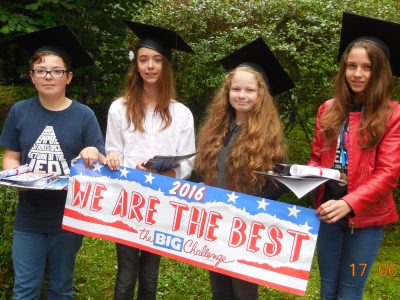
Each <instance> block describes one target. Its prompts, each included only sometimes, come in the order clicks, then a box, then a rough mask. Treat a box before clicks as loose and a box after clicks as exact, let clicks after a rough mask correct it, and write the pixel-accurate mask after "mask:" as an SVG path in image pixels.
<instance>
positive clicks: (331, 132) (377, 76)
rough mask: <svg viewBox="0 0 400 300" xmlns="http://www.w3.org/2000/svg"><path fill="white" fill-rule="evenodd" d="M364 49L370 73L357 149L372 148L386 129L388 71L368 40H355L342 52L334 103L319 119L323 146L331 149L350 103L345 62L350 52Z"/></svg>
mask: <svg viewBox="0 0 400 300" xmlns="http://www.w3.org/2000/svg"><path fill="white" fill-rule="evenodd" d="M355 48H364V49H365V50H366V51H367V55H368V58H369V59H370V61H371V63H372V68H371V74H370V77H369V80H368V84H367V87H366V90H365V92H364V93H363V94H364V103H363V104H364V108H363V112H362V120H361V125H360V128H359V133H360V140H359V141H358V143H359V146H360V147H362V148H366V149H369V148H373V147H374V146H375V145H376V144H377V143H378V142H379V140H380V139H381V138H382V136H383V135H384V133H385V130H386V124H387V121H388V119H389V117H390V115H391V113H392V108H391V106H390V104H389V97H390V93H391V90H392V87H393V81H392V80H393V78H392V70H391V68H390V63H389V59H388V57H387V55H386V54H385V53H384V51H383V50H382V49H381V48H380V47H379V46H378V45H376V44H375V43H374V42H370V41H364V40H361V41H356V42H353V43H351V44H350V45H349V46H348V47H347V48H346V50H345V51H344V53H343V55H342V57H341V59H340V62H339V71H338V74H337V76H336V86H335V100H334V101H333V102H332V104H331V105H330V106H329V107H328V108H327V109H326V112H325V113H324V114H323V116H322V118H321V129H322V131H323V135H324V139H325V142H324V143H325V146H326V147H328V148H329V147H332V146H333V145H335V144H336V142H337V138H338V135H339V131H340V127H341V126H342V124H343V122H344V120H345V119H346V117H347V115H348V113H349V108H350V105H351V104H352V102H353V101H354V100H353V98H354V96H355V95H354V93H353V92H352V90H351V88H350V86H349V85H348V83H347V82H346V76H345V74H346V62H347V58H348V55H349V53H350V51H351V50H352V49H355Z"/></svg>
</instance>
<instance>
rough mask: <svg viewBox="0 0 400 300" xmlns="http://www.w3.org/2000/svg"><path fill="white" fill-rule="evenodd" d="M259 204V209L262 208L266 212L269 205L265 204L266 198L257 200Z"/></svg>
mask: <svg viewBox="0 0 400 300" xmlns="http://www.w3.org/2000/svg"><path fill="white" fill-rule="evenodd" d="M257 203H258V207H257V209H260V208H262V209H263V210H264V211H265V210H267V205H269V203H268V202H265V199H264V198H262V199H261V200H260V201H258V200H257Z"/></svg>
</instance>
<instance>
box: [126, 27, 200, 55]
mask: <svg viewBox="0 0 400 300" xmlns="http://www.w3.org/2000/svg"><path fill="white" fill-rule="evenodd" d="M125 24H126V25H127V26H128V27H129V29H131V30H132V31H133V32H134V33H135V34H136V35H137V36H138V38H139V39H140V42H139V44H138V45H136V47H137V48H141V47H145V48H150V49H153V50H156V51H157V52H160V53H161V54H162V55H164V56H165V57H166V58H167V59H169V60H171V51H172V50H179V51H184V52H189V53H194V51H193V49H192V48H190V46H189V45H188V44H186V42H185V41H184V40H183V38H182V37H181V36H180V35H179V34H178V33H177V32H175V31H173V30H169V29H165V28H161V27H157V26H153V25H147V24H142V23H137V22H131V21H125Z"/></svg>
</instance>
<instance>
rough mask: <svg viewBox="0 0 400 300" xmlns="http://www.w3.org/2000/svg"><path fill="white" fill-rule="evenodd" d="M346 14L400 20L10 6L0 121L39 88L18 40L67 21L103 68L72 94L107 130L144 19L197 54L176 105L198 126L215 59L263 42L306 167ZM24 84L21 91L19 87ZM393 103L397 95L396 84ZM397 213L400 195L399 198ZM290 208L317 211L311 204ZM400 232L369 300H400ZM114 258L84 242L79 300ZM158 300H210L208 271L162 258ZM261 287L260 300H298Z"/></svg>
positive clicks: (79, 81) (176, 4) (289, 6)
mask: <svg viewBox="0 0 400 300" xmlns="http://www.w3.org/2000/svg"><path fill="white" fill-rule="evenodd" d="M343 11H348V12H353V13H357V14H362V15H367V16H371V17H376V18H381V19H385V20H388V21H393V22H398V23H400V15H399V14H398V12H399V11H400V2H399V1H398V0H364V1H356V0H346V1H336V0H291V1H290V0H281V1H273V0H249V1H238V0H174V1H173V0H151V1H146V0H135V1H132V0H124V1H123V0H110V1H97V0H38V1H28V0H24V1H11V0H3V1H2V3H1V7H0V44H1V45H2V47H0V83H1V84H2V86H0V123H2V121H3V120H4V118H5V116H6V112H7V111H8V109H9V108H10V106H11V105H12V103H14V102H15V101H18V100H22V99H25V98H28V97H30V96H32V95H33V93H34V90H33V89H32V88H30V87H28V84H27V82H23V81H21V80H20V79H19V73H25V72H26V71H27V64H26V59H25V60H23V59H22V58H21V55H20V53H19V51H17V50H16V48H15V46H14V45H12V44H11V43H10V44H7V45H8V46H7V47H3V45H4V44H5V43H8V42H9V41H10V39H11V38H12V36H13V35H15V34H18V33H24V32H31V31H34V30H37V29H40V28H44V27H48V26H53V25H56V24H68V25H69V26H70V27H71V29H72V30H73V31H74V32H75V33H76V34H77V36H78V38H79V39H80V40H81V41H82V43H83V45H84V47H85V48H86V49H87V50H88V51H89V52H90V53H91V55H92V56H93V58H94V59H95V61H96V66H95V67H94V68H93V67H92V68H86V69H85V70H77V72H76V73H75V77H74V80H73V85H72V86H71V87H70V90H69V93H70V96H71V97H74V98H76V99H77V100H79V101H81V102H84V103H87V104H89V105H90V106H91V107H92V108H93V109H94V110H95V112H96V114H97V117H98V118H99V121H100V124H101V125H102V127H103V128H105V124H106V116H107V110H108V107H109V104H110V102H111V101H112V99H113V98H115V97H116V96H118V95H119V94H120V92H121V88H122V85H123V82H124V77H125V72H126V70H127V67H128V65H129V60H128V58H127V53H128V50H129V48H130V47H132V45H133V44H134V43H135V41H136V39H135V38H134V37H133V35H132V34H131V33H130V31H129V30H127V29H126V27H125V25H124V23H123V20H133V21H141V22H146V23H151V24H154V25H159V26H162V27H166V28H173V29H175V30H177V31H178V32H179V33H180V34H181V35H182V36H183V37H184V38H185V40H186V41H187V42H188V43H189V44H190V45H191V46H192V47H193V49H194V50H195V52H196V55H189V54H181V53H178V54H176V70H175V75H176V82H177V87H178V92H179V100H180V101H182V102H184V103H186V104H187V105H188V106H189V107H190V108H191V110H192V112H193V114H194V117H195V119H196V123H197V124H199V122H200V120H201V119H202V117H203V115H204V111H205V108H206V106H207V105H208V103H209V101H210V99H211V97H212V96H213V94H214V93H215V91H216V90H217V89H218V88H219V86H220V84H221V81H222V79H223V77H224V71H223V69H222V68H221V67H220V66H219V64H218V60H219V59H221V58H223V57H224V56H225V55H227V54H228V53H230V52H231V51H233V50H234V49H237V48H239V47H241V46H242V45H244V44H246V43H247V42H250V41H251V40H254V39H255V38H256V37H258V36H262V37H263V38H264V39H265V41H266V42H267V44H268V45H269V46H270V47H271V49H272V50H273V52H274V53H275V54H276V56H277V57H278V59H279V61H280V62H281V63H282V64H283V65H284V67H285V69H286V70H287V71H288V73H289V74H290V76H291V77H292V79H293V81H294V82H295V84H296V88H295V89H293V90H292V91H291V92H290V93H287V94H284V95H281V96H279V97H276V103H277V105H278V107H279V110H280V113H281V117H282V120H283V121H284V122H285V127H286V129H287V130H286V132H287V143H288V160H289V162H299V163H304V162H306V161H307V160H308V157H309V149H310V138H311V135H312V129H313V126H314V124H313V122H314V116H315V111H316V108H317V107H318V105H319V104H320V103H322V101H324V100H325V99H327V98H329V97H332V95H333V94H332V92H333V86H332V82H333V77H334V76H335V73H336V68H337V65H336V57H337V49H338V44H339V33H340V20H341V14H342V12H343ZM15 83H17V85H14V84H15ZM395 84H396V88H395V90H394V93H393V97H394V98H397V99H398V98H399V96H400V81H399V80H398V79H396V81H395ZM16 197H17V195H16V193H15V191H14V190H11V189H6V188H0V209H1V212H2V214H1V215H0V230H1V231H0V232H1V233H2V235H1V236H0V299H8V298H10V291H11V288H12V276H13V274H12V269H11V240H12V238H11V236H12V220H13V215H14V210H15V204H16ZM395 199H396V200H395V201H396V203H397V205H398V207H400V192H399V191H397V192H396V193H395ZM285 201H288V202H292V203H296V204H299V205H303V206H310V204H311V198H310V197H308V198H305V199H302V200H297V199H295V198H294V197H293V196H288V197H287V199H285ZM399 232H400V225H399V223H397V224H396V225H392V226H389V227H388V229H387V232H386V237H385V240H384V243H383V246H382V248H381V251H380V254H379V256H378V259H377V261H376V263H375V265H374V268H373V271H372V272H371V275H370V278H369V280H368V283H367V287H366V295H365V299H367V300H369V299H387V300H390V299H400V294H399V293H400V292H399V286H400V284H399V283H400V282H399V280H400V265H399V270H398V275H397V277H396V278H389V277H382V276H380V275H379V274H378V271H377V268H378V266H379V264H380V263H387V264H388V263H397V264H399V262H400V257H399V255H398V245H399V244H398V241H399V239H400V236H399ZM115 273H116V260H115V249H114V244H113V243H110V242H106V241H101V240H96V239H88V238H85V240H84V243H83V246H82V249H81V250H80V253H79V255H78V259H77V267H76V277H75V283H76V299H110V298H111V297H112V294H113V286H114V276H115ZM318 276H319V274H318V270H317V267H316V262H315V261H314V263H313V267H312V272H311V279H310V282H309V288H308V291H307V296H306V297H304V298H305V299H318V297H319V292H318V288H319V277H318ZM158 297H159V298H160V299H209V298H210V290H209V284H208V274H207V271H205V270H202V269H199V268H195V267H192V266H189V265H186V264H182V263H178V262H175V261H172V260H169V259H163V260H162V264H161V272H160V283H159V289H158ZM295 298H296V297H295V296H291V295H289V294H284V293H281V292H278V291H275V290H271V289H267V288H264V287H263V288H261V289H260V299H295Z"/></svg>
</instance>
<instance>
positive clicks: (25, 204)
mask: <svg viewBox="0 0 400 300" xmlns="http://www.w3.org/2000/svg"><path fill="white" fill-rule="evenodd" d="M0 145H1V146H3V147H4V148H6V149H9V150H11V151H16V152H21V164H29V166H30V167H31V168H32V170H33V171H44V172H48V173H50V172H51V173H57V174H59V175H68V174H69V167H70V164H71V160H72V159H74V158H75V157H77V156H78V155H79V153H80V152H81V150H82V149H83V148H85V147H89V146H94V147H96V148H97V149H98V150H99V151H100V152H102V153H104V140H103V136H102V134H101V131H100V127H99V124H98V122H97V119H96V116H95V114H94V112H93V111H92V110H91V109H90V108H89V107H87V106H86V105H83V104H81V103H79V102H77V101H75V100H73V101H72V103H71V105H70V106H69V107H68V108H66V109H64V110H62V111H50V110H48V109H46V108H45V107H43V106H42V105H41V103H40V101H39V98H38V97H34V98H31V99H27V100H24V101H21V102H18V103H16V104H14V105H13V107H12V108H11V110H10V112H9V113H8V116H7V118H6V121H5V123H4V126H3V132H2V134H1V137H0ZM66 196H67V192H66V191H49V190H47V191H46V190H43V191H40V190H39V191H38V190H30V191H26V192H20V193H19V203H18V207H17V212H16V216H15V223H14V229H16V230H20V231H27V232H41V233H54V232H58V231H60V230H61V222H62V218H63V212H64V206H65V201H66Z"/></svg>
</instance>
